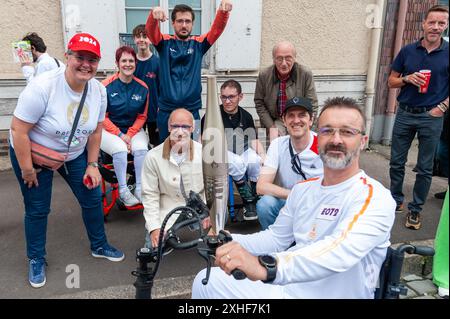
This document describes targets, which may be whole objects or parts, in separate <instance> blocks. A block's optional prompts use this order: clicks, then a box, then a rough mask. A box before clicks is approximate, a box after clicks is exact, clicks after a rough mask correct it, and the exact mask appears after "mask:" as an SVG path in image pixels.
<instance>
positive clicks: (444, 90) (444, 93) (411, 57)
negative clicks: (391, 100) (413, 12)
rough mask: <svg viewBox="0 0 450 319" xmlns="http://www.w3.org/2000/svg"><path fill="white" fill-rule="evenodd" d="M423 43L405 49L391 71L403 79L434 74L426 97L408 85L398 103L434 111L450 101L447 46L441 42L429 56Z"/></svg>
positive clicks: (413, 44)
mask: <svg viewBox="0 0 450 319" xmlns="http://www.w3.org/2000/svg"><path fill="white" fill-rule="evenodd" d="M421 41H422V39H421V40H419V41H418V42H415V43H412V44H409V45H407V46H405V47H404V48H402V49H401V50H400V52H399V53H398V55H397V57H396V58H395V60H394V62H393V63H392V70H393V71H395V72H398V73H400V74H401V75H402V76H405V75H408V74H412V73H414V72H419V71H420V70H431V79H430V84H429V86H428V91H427V93H419V92H418V87H417V86H415V85H412V84H406V85H405V86H403V87H402V88H401V91H400V94H399V96H398V98H397V99H398V101H399V102H400V103H402V104H406V105H410V106H415V107H434V106H436V105H437V104H439V103H440V102H442V101H443V100H445V99H446V98H447V97H448V80H449V62H448V57H449V56H448V42H447V41H445V40H442V44H441V46H440V47H439V48H437V49H435V50H433V51H431V52H430V53H428V52H427V49H425V48H424V47H423V46H422V44H421Z"/></svg>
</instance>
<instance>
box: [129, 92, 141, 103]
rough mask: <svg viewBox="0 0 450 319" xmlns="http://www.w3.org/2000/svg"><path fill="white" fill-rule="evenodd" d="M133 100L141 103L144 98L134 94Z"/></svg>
mask: <svg viewBox="0 0 450 319" xmlns="http://www.w3.org/2000/svg"><path fill="white" fill-rule="evenodd" d="M131 99H132V100H135V101H138V102H139V101H142V96H141V95H138V94H133V95H132V96H131Z"/></svg>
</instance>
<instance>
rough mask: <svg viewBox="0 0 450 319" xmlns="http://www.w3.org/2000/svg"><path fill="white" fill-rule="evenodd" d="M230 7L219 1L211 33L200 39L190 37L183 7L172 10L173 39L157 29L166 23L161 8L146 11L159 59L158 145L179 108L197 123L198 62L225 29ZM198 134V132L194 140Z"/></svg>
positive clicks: (189, 14)
mask: <svg viewBox="0 0 450 319" xmlns="http://www.w3.org/2000/svg"><path fill="white" fill-rule="evenodd" d="M232 7H233V6H232V4H231V1H230V0H222V1H221V3H220V6H219V10H218V11H217V15H216V18H215V19H214V22H213V24H212V26H211V30H209V32H208V33H205V34H203V35H200V36H191V32H192V28H193V25H194V19H195V15H194V11H193V10H192V8H191V7H189V6H187V5H185V4H179V5H176V6H175V7H174V9H173V11H172V15H171V19H172V27H173V30H174V33H175V34H174V35H173V36H172V35H168V34H162V33H161V31H160V29H159V26H158V23H159V22H164V21H166V20H167V13H166V11H165V10H164V9H163V8H161V7H155V8H153V9H152V10H151V11H150V14H149V16H148V19H147V23H146V31H147V36H148V37H149V38H150V40H151V42H152V43H153V45H154V46H155V48H156V50H157V51H158V53H159V57H160V65H159V66H160V69H159V76H160V83H161V85H160V88H159V89H160V92H159V93H160V95H159V103H158V107H159V109H158V114H157V119H156V122H157V126H158V130H159V139H160V142H163V141H164V140H165V139H166V137H167V135H168V131H167V119H168V118H169V115H170V113H171V112H172V111H173V110H175V109H177V108H179V107H180V106H183V107H185V108H186V109H188V110H189V111H190V112H191V113H192V115H194V119H195V120H200V114H199V110H200V109H201V107H202V99H201V94H202V83H201V66H202V58H203V55H205V54H206V52H207V51H208V50H209V48H211V46H212V45H213V44H214V42H216V41H217V39H218V38H219V37H220V35H221V34H222V32H223V30H224V29H225V26H226V25H227V21H228V18H229V16H230V12H231V10H232ZM199 129H200V128H199ZM198 134H199V130H198V131H196V132H195V133H194V136H197V135H198Z"/></svg>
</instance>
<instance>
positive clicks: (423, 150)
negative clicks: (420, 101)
mask: <svg viewBox="0 0 450 319" xmlns="http://www.w3.org/2000/svg"><path fill="white" fill-rule="evenodd" d="M442 125H443V117H434V116H432V115H430V114H429V113H428V112H423V113H410V112H406V111H404V110H402V109H401V108H399V109H398V111H397V116H396V118H395V123H394V129H393V131H392V145H391V160H390V170H389V175H390V178H391V187H390V190H391V194H392V197H393V198H394V199H395V201H396V202H397V205H399V204H401V203H403V201H404V199H405V196H404V194H403V180H404V177H405V164H406V160H407V157H408V151H409V149H410V147H411V143H412V141H413V139H414V136H415V134H416V132H417V138H418V140H419V154H418V156H417V166H416V168H417V175H416V181H415V183H414V189H413V200H412V201H411V202H410V203H409V204H408V210H410V211H411V212H417V213H420V212H421V211H422V205H423V204H424V203H425V200H426V198H427V196H428V192H429V190H430V186H431V179H432V176H433V160H434V155H435V151H436V147H437V145H438V143H439V136H440V135H441V130H442Z"/></svg>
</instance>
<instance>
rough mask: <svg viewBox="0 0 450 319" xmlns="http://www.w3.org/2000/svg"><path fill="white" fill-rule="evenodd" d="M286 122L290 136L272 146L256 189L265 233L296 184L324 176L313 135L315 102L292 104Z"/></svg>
mask: <svg viewBox="0 0 450 319" xmlns="http://www.w3.org/2000/svg"><path fill="white" fill-rule="evenodd" d="M282 120H283V123H284V125H285V126H286V128H287V132H288V135H286V136H281V137H278V138H276V139H275V140H273V141H272V143H271V144H270V147H269V149H268V151H267V156H266V158H265V161H264V166H263V167H262V169H261V174H260V177H259V179H258V183H257V186H256V191H257V193H258V194H259V195H264V196H262V197H261V199H260V200H259V201H258V203H257V205H256V211H257V213H258V218H259V222H260V224H261V228H262V229H263V230H264V229H267V228H268V227H269V226H270V225H272V224H273V223H274V221H275V219H276V218H277V216H278V213H279V211H280V209H281V208H282V207H283V206H284V204H285V203H286V198H287V197H288V195H289V193H290V191H291V189H292V187H293V186H294V185H295V184H296V183H298V182H301V181H304V180H307V179H310V178H313V177H319V176H322V175H323V164H322V161H321V159H320V157H319V152H318V150H317V135H316V134H315V133H314V132H312V131H311V126H312V123H313V105H312V103H311V101H310V100H309V99H307V98H302V97H294V98H292V99H290V100H288V101H287V102H286V107H285V109H284V112H283V114H282Z"/></svg>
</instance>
